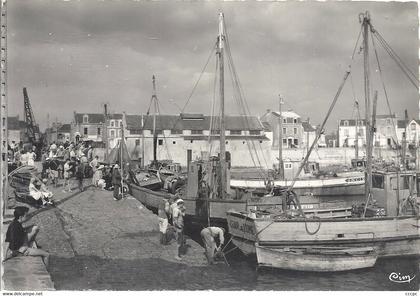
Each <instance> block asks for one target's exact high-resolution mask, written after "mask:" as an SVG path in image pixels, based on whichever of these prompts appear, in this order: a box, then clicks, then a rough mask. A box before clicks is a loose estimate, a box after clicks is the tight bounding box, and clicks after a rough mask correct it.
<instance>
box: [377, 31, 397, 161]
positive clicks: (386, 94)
mask: <svg viewBox="0 0 420 296" xmlns="http://www.w3.org/2000/svg"><path fill="white" fill-rule="evenodd" d="M372 44H373V49H374V52H375V58H376V63H377V65H378V70H379V78H380V80H381V84H382V88H383V90H384V94H385V99H386V105H387V107H388V111H389V115H390V117H391V122H392V126H395V121H394V117H393V116H392V110H391V104H390V103H389V98H388V92H387V90H386V87H385V83H384V79H383V75H382V67H381V63H380V62H379V55H378V51H377V50H376V43H375V39H374V38H372ZM393 131H394V136H395V142H396V143H397V146H399V145H400V144H399V143H398V136H397V131H396V129H393ZM397 153H398V157H400V158H401V157H402V154H401V151H400V149H397Z"/></svg>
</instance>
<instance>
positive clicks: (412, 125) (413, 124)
mask: <svg viewBox="0 0 420 296" xmlns="http://www.w3.org/2000/svg"><path fill="white" fill-rule="evenodd" d="M410 126H411V130H413V131H415V130H416V124H415V123H412V124H411V125H410Z"/></svg>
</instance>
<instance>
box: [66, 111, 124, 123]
mask: <svg viewBox="0 0 420 296" xmlns="http://www.w3.org/2000/svg"><path fill="white" fill-rule="evenodd" d="M85 115H87V116H88V123H93V124H100V123H104V115H103V114H102V113H74V120H75V122H76V124H79V123H83V116H85ZM109 118H110V119H122V114H118V113H116V114H109Z"/></svg>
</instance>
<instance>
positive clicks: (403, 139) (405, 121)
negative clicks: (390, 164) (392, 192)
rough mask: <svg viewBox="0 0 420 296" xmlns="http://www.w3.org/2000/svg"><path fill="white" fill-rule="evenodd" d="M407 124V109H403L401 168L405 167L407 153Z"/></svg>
mask: <svg viewBox="0 0 420 296" xmlns="http://www.w3.org/2000/svg"><path fill="white" fill-rule="evenodd" d="M407 125H408V112H407V109H405V111H404V134H403V138H402V143H401V145H402V149H401V150H402V151H401V163H402V166H403V168H404V169H405V168H406V164H405V163H406V161H405V158H406V154H407Z"/></svg>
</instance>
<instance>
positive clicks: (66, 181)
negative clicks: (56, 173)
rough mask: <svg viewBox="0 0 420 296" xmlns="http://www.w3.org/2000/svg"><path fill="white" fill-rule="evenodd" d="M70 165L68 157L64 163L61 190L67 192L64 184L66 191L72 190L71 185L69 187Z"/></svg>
mask: <svg viewBox="0 0 420 296" xmlns="http://www.w3.org/2000/svg"><path fill="white" fill-rule="evenodd" d="M71 167H72V166H71V165H70V159H67V160H66V163H65V164H64V189H63V192H67V191H66V185H67V190H68V192H72V190H71V187H70V170H71Z"/></svg>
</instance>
